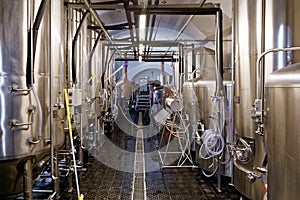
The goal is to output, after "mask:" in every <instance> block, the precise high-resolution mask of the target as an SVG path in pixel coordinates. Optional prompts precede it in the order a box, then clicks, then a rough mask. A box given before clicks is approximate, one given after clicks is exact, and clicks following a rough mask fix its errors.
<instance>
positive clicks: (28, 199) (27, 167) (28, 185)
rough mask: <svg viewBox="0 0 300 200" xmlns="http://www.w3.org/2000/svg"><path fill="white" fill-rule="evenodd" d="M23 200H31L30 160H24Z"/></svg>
mask: <svg viewBox="0 0 300 200" xmlns="http://www.w3.org/2000/svg"><path fill="white" fill-rule="evenodd" d="M23 187H24V199H25V200H31V199H32V160H31V159H28V160H26V162H25V164H24V174H23Z"/></svg>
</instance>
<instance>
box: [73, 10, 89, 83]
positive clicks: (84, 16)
mask: <svg viewBox="0 0 300 200" xmlns="http://www.w3.org/2000/svg"><path fill="white" fill-rule="evenodd" d="M89 13H90V11H89V10H87V11H85V13H84V14H83V16H82V19H81V21H80V23H79V26H78V28H77V30H76V33H75V36H74V38H73V40H72V81H73V83H74V84H76V83H77V80H76V78H77V77H76V60H75V44H76V41H77V39H78V36H79V32H80V30H81V27H82V25H83V22H84V20H85V19H86V17H87V16H88V14H89Z"/></svg>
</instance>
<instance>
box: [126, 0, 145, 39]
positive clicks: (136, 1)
mask: <svg viewBox="0 0 300 200" xmlns="http://www.w3.org/2000/svg"><path fill="white" fill-rule="evenodd" d="M132 3H133V6H138V0H132ZM129 7H130V6H128V7H127V8H129ZM141 8H142V9H145V7H144V6H142V7H141ZM141 13H142V12H141ZM141 13H140V14H141ZM139 23H140V20H139V17H138V15H136V14H135V13H134V25H135V32H136V33H135V35H136V39H137V41H140V34H139V32H138V29H139V26H140V25H139Z"/></svg>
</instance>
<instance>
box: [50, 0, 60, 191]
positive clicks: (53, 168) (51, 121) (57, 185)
mask: <svg viewBox="0 0 300 200" xmlns="http://www.w3.org/2000/svg"><path fill="white" fill-rule="evenodd" d="M51 7H52V1H51V0H50V3H49V21H50V22H49V36H50V37H49V51H48V52H49V65H50V69H49V86H50V88H49V105H50V122H49V133H50V165H51V177H52V179H53V182H54V191H56V190H55V189H56V188H57V187H59V181H58V177H57V174H56V173H55V167H54V162H55V161H54V142H53V141H54V134H53V129H52V126H53V115H52V113H53V107H52V95H53V94H52V84H53V63H52V17H51V14H52V13H51V12H52V9H51Z"/></svg>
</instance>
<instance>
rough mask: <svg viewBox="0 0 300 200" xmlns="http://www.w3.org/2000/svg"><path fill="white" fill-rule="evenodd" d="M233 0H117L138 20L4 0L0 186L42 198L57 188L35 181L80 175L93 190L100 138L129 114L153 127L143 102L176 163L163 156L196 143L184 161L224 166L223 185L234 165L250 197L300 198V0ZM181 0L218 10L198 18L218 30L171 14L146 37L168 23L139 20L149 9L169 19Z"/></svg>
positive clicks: (204, 10) (56, 182)
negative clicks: (112, 20)
mask: <svg viewBox="0 0 300 200" xmlns="http://www.w3.org/2000/svg"><path fill="white" fill-rule="evenodd" d="M204 2H205V1H204ZM230 2H231V4H232V17H231V18H230V19H227V18H225V14H224V13H222V8H223V7H222V3H221V5H215V4H213V5H212V3H210V2H207V3H206V4H203V5H201V6H202V7H199V6H198V5H192V4H190V5H186V4H184V5H182V6H183V7H180V5H177V6H168V5H164V6H163V5H162V6H158V7H156V6H155V5H153V7H151V6H149V7H148V8H144V7H143V6H144V5H143V6H142V7H141V6H139V5H137V4H135V3H136V1H132V2H131V1H124V2H123V3H124V6H123V4H122V6H120V5H119V4H118V3H116V4H114V6H115V9H116V10H118V12H124V14H125V15H126V16H127V18H126V20H127V25H124V26H126V28H124V29H126V30H125V31H121V32H114V31H116V30H118V29H117V28H116V27H114V28H113V27H109V26H108V25H107V26H105V23H104V22H103V21H109V19H108V18H109V17H108V18H101V17H105V16H109V14H107V13H108V12H109V11H104V15H100V14H99V13H100V11H99V10H101V11H103V10H105V9H107V10H110V9H108V8H110V7H109V5H96V4H93V3H89V2H88V1H82V2H77V1H61V0H52V1H48V0H26V1H25V0H24V1H17V0H2V1H1V4H0V13H1V14H0V23H1V25H0V144H1V145H0V177H1V182H0V198H1V199H15V198H17V197H20V196H23V198H24V199H33V198H34V193H36V192H43V191H34V190H33V186H34V184H35V183H36V182H37V181H38V180H39V178H41V177H47V178H49V180H51V181H50V182H51V189H50V190H47V191H44V193H49V199H55V198H59V197H60V195H61V193H62V190H69V191H71V189H72V188H73V182H75V186H74V187H76V188H74V189H75V190H76V192H77V196H78V199H83V196H82V195H81V193H80V182H78V173H80V172H79V171H81V170H85V164H86V163H85V159H84V154H85V153H86V152H89V153H92V152H94V151H99V147H101V146H102V145H103V143H104V142H105V141H106V140H107V138H109V137H110V136H111V135H112V134H114V133H115V132H114V127H115V126H118V127H119V128H121V129H122V123H123V122H121V121H122V120H123V121H124V120H125V121H126V123H131V124H132V125H133V126H136V127H140V126H139V125H137V122H138V117H139V115H142V117H143V126H147V125H149V124H151V125H153V126H155V127H158V128H160V130H161V131H160V134H162V135H163V136H166V137H165V138H164V139H163V140H164V141H163V143H164V145H163V147H162V150H161V151H159V154H160V159H161V164H162V165H161V166H162V167H168V165H172V164H174V163H173V162H171V161H174V160H171V161H170V162H169V161H167V160H166V157H163V156H162V155H169V154H168V153H172V152H169V151H171V150H170V149H172V148H174V149H176V151H179V152H180V153H181V155H183V157H179V161H178V163H180V160H181V159H185V160H184V161H190V163H189V164H190V165H189V166H190V167H193V168H195V167H197V168H198V167H199V168H200V169H201V170H202V171H203V174H204V175H206V176H208V177H212V176H214V177H217V181H218V182H217V189H219V190H222V188H221V181H222V178H223V177H229V178H231V182H232V184H233V186H234V187H235V188H236V189H237V190H238V191H239V192H240V193H241V196H242V197H243V198H248V199H255V200H260V199H272V200H276V199H297V194H298V193H299V192H298V191H297V189H298V188H300V168H299V166H300V157H299V155H298V154H297V152H298V151H299V149H300V142H299V138H300V137H299V134H300V133H299V130H300V127H299V123H297V122H298V121H299V119H300V108H299V106H298V102H299V101H300V96H299V94H300V92H299V89H300V65H299V63H298V62H299V61H300V57H299V55H300V54H299V52H298V50H300V47H299V41H298V40H299V39H298V37H297V35H298V34H299V28H298V23H297V19H298V18H299V15H300V12H299V11H298V10H300V3H299V2H298V1H296V0H288V1H284V0H264V1H250V0H232V1H230ZM126 3H127V4H126ZM97 6H98V7H97ZM101 6H103V8H102V7H101ZM184 6H185V7H184ZM191 7H193V9H191ZM119 10H120V11H119ZM145 10H147V11H145ZM179 10H180V11H182V15H183V18H182V19H187V18H184V17H189V16H197V17H199V18H200V17H203V16H204V17H206V16H209V17H210V18H209V20H211V21H212V22H214V23H213V26H212V30H205V29H204V30H198V31H199V34H200V33H201V34H202V33H204V32H205V31H207V32H209V34H210V35H209V36H208V37H207V38H208V39H207V40H205V42H203V41H202V40H201V42H199V41H197V39H186V38H189V37H190V35H184V36H182V37H183V38H185V39H184V40H183V39H178V38H179V36H180V35H181V34H182V32H183V30H184V29H182V30H181V31H180V30H170V29H166V28H158V27H157V30H156V34H158V35H159V34H161V38H164V39H163V40H162V41H160V40H159V39H153V40H151V39H149V40H147V39H146V40H145V41H144V40H143V39H140V40H139V39H138V37H141V38H142V35H143V34H146V37H145V38H147V35H148V34H149V35H152V34H155V33H154V32H155V29H154V25H155V24H154V25H153V27H152V28H148V29H140V30H138V29H133V27H136V28H137V26H138V25H136V24H137V21H138V20H137V18H138V16H139V15H140V14H141V13H142V11H143V12H145V13H146V15H148V16H151V18H149V19H152V20H154V22H155V19H156V17H158V16H159V15H161V16H164V15H168V16H171V18H173V17H175V16H176V13H177V12H178V11H179ZM105 13H106V14H107V15H105ZM145 13H144V14H145ZM128 16H130V17H129V18H130V19H131V20H134V22H136V23H133V22H132V21H130V20H129V18H128ZM154 16H155V17H154ZM222 16H223V18H222ZM180 19H181V18H180ZM197 19H198V18H197ZM205 19H206V18H205ZM140 20H141V19H140ZM156 20H157V19H156ZM183 21H184V20H183ZM178 23H179V22H178ZM195 23H196V22H195ZM148 24H150V23H148ZM156 25H157V24H156ZM187 25H188V23H187V24H186V26H187ZM223 25H224V27H223ZM227 25H228V26H227ZM122 26H123V25H122ZM157 26H158V25H157ZM183 27H184V26H183ZM140 28H141V27H140ZM202 28H203V27H202ZM151 29H153V30H151ZM166 33H167V34H166ZM164 34H166V35H168V37H170V38H172V39H170V38H168V39H167V41H166V40H165V37H166V35H164ZM191 34H192V33H191ZM193 34H195V33H194V32H193ZM173 35H174V38H175V36H177V38H175V39H174V38H173V37H171V36H173ZM124 38H125V39H124ZM128 38H129V39H128ZM150 38H151V36H150ZM147 45H148V46H147ZM156 47H159V48H162V50H161V49H159V50H157V49H155V48H156ZM147 48H148V55H146V53H145V52H146V50H147ZM151 48H152V50H153V49H155V50H153V51H152V52H151V50H149V49H151ZM149 52H151V53H152V54H151V53H149ZM170 52H171V53H170ZM142 61H144V62H142ZM120 118H121V120H120ZM149 134H150V135H151V133H149ZM166 138H167V139H166ZM175 140H176V141H178V142H179V143H176V144H175V143H174V142H172V141H175ZM166 147H167V148H166ZM169 147H170V149H168V148H169ZM100 150H101V148H100ZM103 162H104V163H105V162H106V161H104V160H103ZM171 163H172V164H171ZM178 163H177V165H175V167H178V170H180V167H181V164H178ZM62 179H63V180H66V181H67V183H68V184H67V185H66V188H61V184H60V183H61V180H62Z"/></svg>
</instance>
